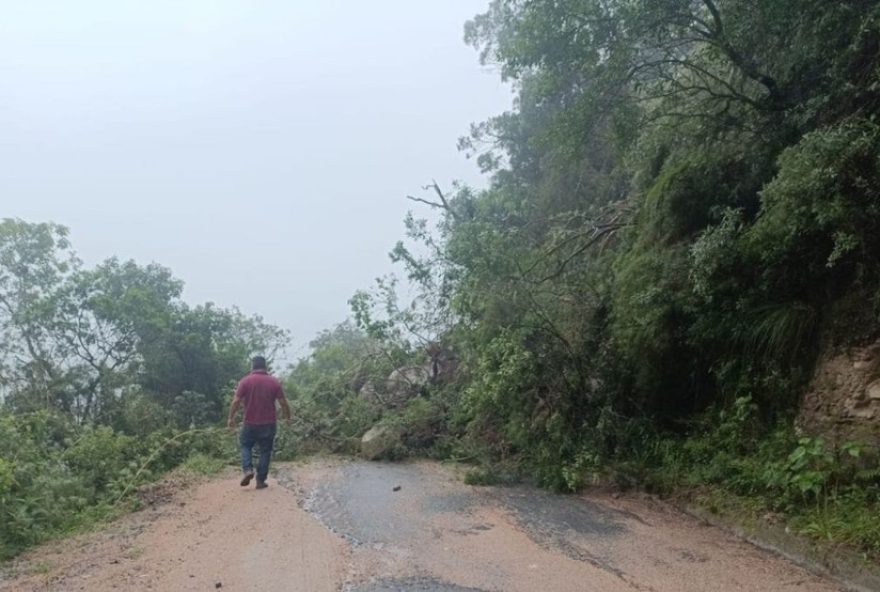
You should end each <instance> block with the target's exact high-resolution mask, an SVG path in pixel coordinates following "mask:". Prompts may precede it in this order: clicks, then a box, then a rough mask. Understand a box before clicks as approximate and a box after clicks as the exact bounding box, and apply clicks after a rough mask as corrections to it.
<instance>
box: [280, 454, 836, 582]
mask: <svg viewBox="0 0 880 592" xmlns="http://www.w3.org/2000/svg"><path fill="white" fill-rule="evenodd" d="M285 472H286V474H283V475H282V476H281V477H280V478H281V480H282V482H286V483H288V484H291V483H295V484H296V485H295V489H296V491H297V493H298V496H299V498H300V502H301V504H302V506H303V508H304V509H305V510H306V511H308V512H309V513H311V514H312V515H313V516H314V517H316V518H317V519H318V520H319V521H320V522H321V523H322V524H324V525H325V526H326V527H327V528H328V529H330V530H331V531H332V532H334V533H336V534H337V535H338V536H340V537H342V538H343V539H345V540H346V541H348V542H349V544H350V545H351V546H352V550H353V551H352V564H351V566H350V570H349V577H348V578H347V579H348V583H347V585H346V588H345V590H348V591H349V592H384V591H401V592H404V591H415V590H418V591H423V592H460V591H464V592H466V591H484V592H489V591H509V592H518V591H520V590H522V591H529V592H534V591H541V590H547V591H550V590H553V591H557V590H558V591H565V590H571V591H584V592H590V591H596V592H617V591H621V592H622V591H657V592H660V591H669V592H690V591H693V592H706V591H709V590H718V591H726V590H730V591H733V590H736V591H741V590H754V591H765V590H766V591H770V590H773V591H776V590H779V591H787V590H799V591H804V592H814V591H815V592H820V591H821V592H826V591H831V590H839V588H838V587H837V586H835V585H834V584H833V583H830V582H827V581H823V580H821V579H819V578H817V577H815V576H813V575H811V574H809V573H806V572H805V571H803V570H802V569H800V568H798V567H796V566H793V565H791V564H789V563H787V562H785V561H784V560H782V559H779V558H777V557H774V556H771V555H768V554H766V553H764V552H761V551H759V550H757V549H755V548H754V547H751V546H750V545H747V544H745V543H742V542H740V541H738V540H735V539H732V538H730V537H729V536H727V535H726V534H724V533H723V532H721V531H719V530H716V529H714V528H710V527H706V526H702V525H700V524H699V523H697V522H695V521H694V520H692V519H690V518H688V517H686V516H684V515H681V514H678V513H677V512H674V511H672V510H671V509H669V508H668V507H666V506H663V505H662V504H658V503H656V502H651V501H650V500H645V499H630V500H615V499H612V498H610V497H603V496H559V495H553V494H549V493H547V492H543V491H540V490H537V489H534V488H530V487H513V488H495V487H470V486H467V485H464V484H463V483H462V481H461V479H460V475H456V474H455V473H454V470H453V469H450V468H447V467H444V466H441V465H438V464H436V463H404V464H384V463H366V462H349V463H336V464H329V465H325V466H322V467H315V466H312V467H301V468H300V469H299V470H296V469H284V470H283V471H282V473H285Z"/></svg>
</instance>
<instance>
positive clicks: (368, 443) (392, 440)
mask: <svg viewBox="0 0 880 592" xmlns="http://www.w3.org/2000/svg"><path fill="white" fill-rule="evenodd" d="M399 445H400V434H399V433H398V431H397V430H395V429H394V428H392V427H390V426H384V425H376V426H373V427H372V428H370V429H369V430H368V431H367V433H366V434H364V435H363V436H362V437H361V456H362V457H363V458H365V459H367V460H377V459H380V458H383V457H387V456H389V454H390V453H391V452H392V451H393V450H394V448H396V447H397V446H399Z"/></svg>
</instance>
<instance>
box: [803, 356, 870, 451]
mask: <svg viewBox="0 0 880 592" xmlns="http://www.w3.org/2000/svg"><path fill="white" fill-rule="evenodd" d="M878 417H880V341H878V342H875V343H873V344H869V345H867V346H863V347H852V348H849V349H848V350H845V351H841V350H836V351H835V350H828V351H825V352H823V354H822V355H821V356H820V357H819V360H818V362H817V364H816V369H815V374H814V375H813V379H812V381H811V382H810V386H809V388H808V390H807V392H806V394H805V395H804V400H803V403H802V405H801V410H800V413H799V415H798V420H797V425H798V427H799V428H801V429H802V430H803V431H804V432H805V433H806V434H809V435H820V436H824V437H825V438H826V439H828V440H829V441H831V442H832V443H836V444H840V443H842V442H845V441H847V440H861V441H864V442H866V443H874V444H877V443H880V424H878V422H877V418H878Z"/></svg>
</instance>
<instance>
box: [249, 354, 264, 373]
mask: <svg viewBox="0 0 880 592" xmlns="http://www.w3.org/2000/svg"><path fill="white" fill-rule="evenodd" d="M251 368H252V369H254V370H265V369H266V358H264V357H263V356H254V357H253V359H252V360H251Z"/></svg>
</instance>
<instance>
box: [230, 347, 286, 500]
mask: <svg viewBox="0 0 880 592" xmlns="http://www.w3.org/2000/svg"><path fill="white" fill-rule="evenodd" d="M251 368H252V371H251V373H250V374H248V375H247V376H245V377H244V378H242V379H241V381H240V382H239V383H238V388H236V389H235V398H234V399H233V400H232V407H231V408H230V409H229V422H228V425H229V427H230V428H232V429H235V414H236V412H237V411H238V408H239V407H240V406H241V405H244V422H243V423H242V426H241V435H240V437H239V442H240V443H241V468H242V470H243V471H244V477H242V479H241V486H242V487H247V486H248V485H250V482H251V479H253V478H254V463H253V457H252V450H253V448H254V444H257V445H259V447H260V460H259V461H258V462H257V473H256V477H257V489H265V488H266V487H268V485H267V484H266V477H268V476H269V460H270V458H271V457H272V446H273V444H274V443H275V429H276V427H275V423H276V418H275V401H278V403H279V404H280V405H281V412H282V413H283V414H284V420H285V422H286V423H288V424H289V423H290V406H289V405H288V404H287V399H285V398H284V391H283V390H282V388H281V383H280V382H278V379H276V378H275V377H274V376H270V375H269V372H268V371H267V370H266V358H264V357H263V356H255V357H254V359H253V360H252V361H251Z"/></svg>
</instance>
